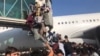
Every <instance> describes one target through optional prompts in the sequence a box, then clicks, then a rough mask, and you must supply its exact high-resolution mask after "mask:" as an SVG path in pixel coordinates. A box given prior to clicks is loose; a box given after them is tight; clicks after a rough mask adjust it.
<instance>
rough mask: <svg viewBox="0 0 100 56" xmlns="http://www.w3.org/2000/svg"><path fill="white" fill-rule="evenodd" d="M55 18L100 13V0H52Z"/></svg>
mask: <svg viewBox="0 0 100 56" xmlns="http://www.w3.org/2000/svg"><path fill="white" fill-rule="evenodd" d="M52 8H53V16H62V15H74V14H86V13H99V12H100V0H52Z"/></svg>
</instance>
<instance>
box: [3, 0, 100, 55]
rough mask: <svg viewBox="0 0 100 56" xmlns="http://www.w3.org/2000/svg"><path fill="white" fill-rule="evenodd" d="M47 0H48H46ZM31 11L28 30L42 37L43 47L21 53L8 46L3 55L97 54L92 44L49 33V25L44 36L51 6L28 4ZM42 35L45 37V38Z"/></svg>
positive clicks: (35, 35) (36, 36)
mask: <svg viewBox="0 0 100 56" xmlns="http://www.w3.org/2000/svg"><path fill="white" fill-rule="evenodd" d="M40 1H42V0H40ZM46 1H49V0H46ZM30 9H31V13H30V14H29V15H28V18H27V22H26V23H27V24H28V25H29V26H30V29H31V30H30V31H31V32H32V34H33V33H34V37H35V39H40V38H41V39H42V40H43V41H44V44H43V45H44V47H42V48H41V49H40V48H38V49H31V51H29V52H28V54H21V53H20V51H19V50H18V49H17V48H15V47H8V48H6V50H5V56H99V55H100V49H98V48H96V47H95V46H94V45H92V44H87V43H83V44H82V43H79V44H77V43H75V42H70V41H69V40H68V36H67V35H65V37H64V38H65V39H64V40H62V37H61V34H55V32H53V33H51V32H50V30H51V28H52V27H50V25H49V28H50V29H49V31H48V32H49V35H48V36H46V32H47V31H46V28H45V27H46V25H47V24H46V23H45V22H48V21H45V20H47V19H48V18H47V17H49V16H48V15H47V14H48V13H49V12H50V10H51V8H50V6H49V5H47V4H45V3H44V2H43V3H39V2H36V3H35V4H30ZM44 37H47V39H46V40H45V38H44Z"/></svg>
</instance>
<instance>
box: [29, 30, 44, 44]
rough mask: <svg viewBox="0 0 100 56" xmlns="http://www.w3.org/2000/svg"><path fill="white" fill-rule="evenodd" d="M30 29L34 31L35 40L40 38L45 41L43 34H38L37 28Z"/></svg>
mask: <svg viewBox="0 0 100 56" xmlns="http://www.w3.org/2000/svg"><path fill="white" fill-rule="evenodd" d="M31 30H32V32H33V33H34V38H35V40H39V39H40V40H42V41H43V42H46V40H45V39H44V38H43V36H42V35H40V34H39V32H38V31H39V29H38V28H32V29H31Z"/></svg>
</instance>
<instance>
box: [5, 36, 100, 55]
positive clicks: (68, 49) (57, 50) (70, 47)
mask: <svg viewBox="0 0 100 56" xmlns="http://www.w3.org/2000/svg"><path fill="white" fill-rule="evenodd" d="M53 38H56V40H53V39H52V42H53V43H52V44H51V43H49V42H45V43H44V44H43V45H44V47H41V48H33V49H31V51H29V53H28V54H19V51H18V49H16V48H15V47H8V48H7V49H6V51H5V56H99V55H100V49H98V48H97V47H96V46H95V45H93V44H87V43H85V42H84V43H75V42H70V41H69V40H68V36H67V35H65V37H64V38H65V40H62V38H61V35H60V34H57V35H56V37H53Z"/></svg>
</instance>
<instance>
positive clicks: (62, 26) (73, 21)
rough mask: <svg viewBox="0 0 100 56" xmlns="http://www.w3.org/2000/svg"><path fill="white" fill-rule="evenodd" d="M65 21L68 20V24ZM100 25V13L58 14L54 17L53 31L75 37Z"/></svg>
mask: <svg viewBox="0 0 100 56" xmlns="http://www.w3.org/2000/svg"><path fill="white" fill-rule="evenodd" d="M65 22H67V24H66V23H65ZM99 25H100V13H92V14H80V15H79V14H78V15H69V16H57V17H54V28H53V31H55V32H56V33H60V34H61V35H62V37H63V36H64V35H68V37H74V36H78V35H80V34H82V33H83V32H84V31H86V30H88V29H92V28H95V27H97V26H99Z"/></svg>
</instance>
